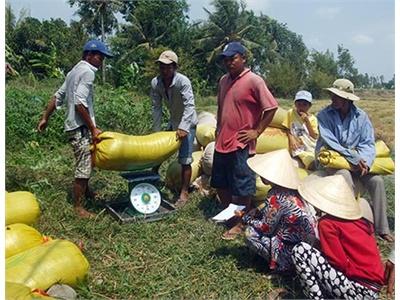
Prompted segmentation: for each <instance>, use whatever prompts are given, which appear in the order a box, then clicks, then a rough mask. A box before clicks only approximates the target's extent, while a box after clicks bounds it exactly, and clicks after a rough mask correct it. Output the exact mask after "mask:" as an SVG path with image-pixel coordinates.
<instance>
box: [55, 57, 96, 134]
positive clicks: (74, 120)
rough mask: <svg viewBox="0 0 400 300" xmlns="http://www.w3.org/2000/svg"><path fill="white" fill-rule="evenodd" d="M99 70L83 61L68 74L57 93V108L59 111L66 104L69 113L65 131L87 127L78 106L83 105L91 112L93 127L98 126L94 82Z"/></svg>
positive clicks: (67, 113)
mask: <svg viewBox="0 0 400 300" xmlns="http://www.w3.org/2000/svg"><path fill="white" fill-rule="evenodd" d="M96 71H97V68H96V67H94V66H92V65H91V64H90V63H88V62H87V61H84V60H81V61H80V62H78V63H77V64H76V65H75V66H74V67H73V68H72V70H71V71H69V72H68V74H67V77H66V78H65V81H64V83H63V85H62V86H61V87H60V88H59V89H58V91H57V92H56V93H55V95H54V96H55V97H56V108H57V109H59V108H61V106H62V105H63V104H64V103H65V102H66V105H67V111H66V118H65V122H64V130H65V131H70V130H74V129H76V128H78V127H80V126H82V125H86V123H85V121H84V120H83V119H82V117H81V116H80V114H79V113H78V112H77V111H76V107H75V106H76V105H78V104H82V105H83V106H85V107H86V108H87V110H88V112H89V116H90V118H91V119H92V122H93V125H94V126H96V121H95V118H94V109H93V82H94V78H95V72H96Z"/></svg>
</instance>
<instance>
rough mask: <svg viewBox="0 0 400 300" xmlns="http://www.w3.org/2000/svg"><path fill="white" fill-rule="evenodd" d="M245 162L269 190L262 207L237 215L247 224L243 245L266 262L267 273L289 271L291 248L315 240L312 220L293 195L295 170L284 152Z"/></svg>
mask: <svg viewBox="0 0 400 300" xmlns="http://www.w3.org/2000/svg"><path fill="white" fill-rule="evenodd" d="M247 163H248V165H249V167H250V168H251V169H252V170H253V171H254V172H255V173H257V174H258V175H260V176H261V179H262V181H263V182H264V184H270V185H271V186H272V188H271V190H270V191H269V192H268V195H267V199H266V200H265V203H264V204H263V205H261V206H260V207H258V208H257V209H255V210H252V211H251V212H249V213H248V214H246V215H244V216H243V213H242V214H239V213H238V215H241V216H242V222H243V223H244V224H246V225H247V227H246V230H245V234H246V243H247V245H248V246H249V248H250V249H251V250H253V251H254V252H256V253H257V254H259V255H260V256H262V257H264V258H265V259H266V260H267V261H268V264H269V268H270V270H271V271H274V272H290V271H292V270H293V263H292V260H291V252H292V248H293V246H294V245H296V244H297V243H299V242H300V241H307V242H308V243H313V241H314V239H315V219H314V217H313V215H312V213H311V211H310V210H309V207H308V205H307V204H306V203H305V202H303V200H302V199H301V198H300V195H299V194H298V192H297V187H298V185H299V183H300V179H299V177H298V174H297V170H296V168H295V167H294V165H293V162H292V159H291V157H290V154H289V152H288V151H287V150H286V149H281V150H277V151H273V152H269V153H266V154H259V155H255V156H254V157H252V158H249V159H248V160H247Z"/></svg>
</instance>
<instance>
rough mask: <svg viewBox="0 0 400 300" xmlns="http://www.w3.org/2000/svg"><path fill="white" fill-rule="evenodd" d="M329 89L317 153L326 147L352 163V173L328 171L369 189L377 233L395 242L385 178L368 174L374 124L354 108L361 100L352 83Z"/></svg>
mask: <svg viewBox="0 0 400 300" xmlns="http://www.w3.org/2000/svg"><path fill="white" fill-rule="evenodd" d="M327 90H328V91H329V93H330V95H331V100H332V103H331V105H329V106H328V107H326V108H324V109H323V110H322V111H321V112H320V113H319V114H318V115H317V118H318V125H319V133H320V135H319V139H318V141H317V146H316V150H315V151H316V152H315V153H316V155H318V153H319V151H320V150H321V148H322V147H326V148H328V149H332V150H334V151H337V152H338V153H340V154H341V155H342V156H343V157H344V158H345V159H346V160H347V161H348V162H349V163H350V165H351V166H352V169H351V170H350V171H349V170H345V169H341V170H333V169H327V171H328V172H330V173H331V174H334V173H340V174H342V175H343V176H345V178H346V179H347V180H348V181H349V183H350V184H351V185H352V186H353V188H354V187H355V184H354V183H356V182H358V181H360V182H361V183H362V185H363V186H364V187H366V188H367V190H368V192H369V194H370V196H371V201H372V206H373V211H374V221H375V222H374V223H375V231H376V233H377V234H378V235H379V236H380V237H382V238H383V239H385V240H386V241H389V242H393V241H394V238H393V236H392V235H391V234H390V230H389V225H388V220H387V211H386V210H387V208H386V207H387V200H386V191H385V186H384V182H383V179H382V177H381V176H379V175H373V174H370V173H369V169H370V167H371V165H372V163H373V161H374V159H375V137H374V129H373V127H372V124H371V121H370V120H369V118H368V115H367V114H366V113H365V112H364V111H363V110H361V109H360V108H358V107H357V106H355V105H354V102H356V101H359V100H360V98H359V97H357V96H356V95H355V94H354V85H353V83H352V82H351V81H350V80H347V79H337V80H336V81H335V82H334V83H333V86H332V87H331V88H328V89H327Z"/></svg>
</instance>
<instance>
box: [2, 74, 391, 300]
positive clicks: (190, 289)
mask: <svg viewBox="0 0 400 300" xmlns="http://www.w3.org/2000/svg"><path fill="white" fill-rule="evenodd" d="M56 86H57V84H56V83H54V82H53V81H48V82H37V83H34V84H33V85H30V86H29V85H26V84H23V83H22V82H17V83H11V85H8V86H7V90H6V95H7V97H6V101H7V111H6V117H7V126H10V127H11V128H7V137H6V188H7V190H8V191H15V190H27V191H31V192H33V193H34V194H35V195H36V196H37V197H38V199H39V201H40V206H41V212H42V213H41V218H40V221H39V223H38V224H37V226H36V227H37V228H38V229H39V230H40V231H41V232H42V233H43V234H45V235H49V236H52V237H54V238H64V239H68V240H71V241H73V242H76V243H78V242H82V243H83V245H84V250H83V251H84V254H85V256H86V257H87V259H88V260H89V262H90V266H91V268H90V273H89V276H88V278H87V280H86V281H85V282H83V283H81V284H80V285H79V287H78V293H79V297H80V298H82V299H142V298H168V299H176V298H185V299H186V298H191V299H193V298H195V299H197V298H202V299H205V298H206V299H218V298H224V299H262V298H264V299H265V298H267V296H268V293H269V292H270V291H271V290H272V289H273V288H276V287H284V288H286V289H287V290H289V292H290V293H289V295H287V297H290V298H299V297H302V294H301V289H300V287H299V284H298V281H297V280H293V278H289V279H285V278H278V279H276V280H270V279H269V278H268V277H267V271H268V269H267V266H266V262H265V261H264V260H263V259H261V258H259V257H258V256H256V255H254V254H252V253H250V252H249V251H248V250H247V248H246V247H245V246H244V243H243V240H237V241H233V242H228V241H223V240H222V239H221V238H220V237H221V234H222V233H223V231H224V230H225V228H223V227H222V226H219V225H216V224H214V223H212V222H210V221H209V220H208V219H209V217H211V216H213V215H214V214H216V213H217V212H218V208H217V206H216V203H215V200H214V199H207V198H205V197H202V196H200V195H199V194H198V193H196V192H195V193H192V194H191V201H190V202H189V204H188V205H187V206H185V207H184V208H183V209H182V210H180V211H178V212H176V213H175V214H173V215H171V216H169V217H168V218H167V219H165V220H162V221H158V222H155V223H143V222H137V223H131V224H125V225H121V224H119V223H117V222H116V221H115V220H114V219H113V218H112V217H111V216H110V215H109V214H108V212H106V211H105V210H104V206H103V205H104V203H105V202H107V201H112V200H115V199H119V198H120V197H127V195H126V194H127V183H126V182H125V181H124V180H123V179H122V178H121V177H120V176H119V174H118V172H111V171H103V170H97V171H96V172H95V173H94V176H93V178H92V179H91V183H92V186H93V187H94V189H95V190H96V191H97V193H98V199H97V201H96V202H91V203H89V208H90V209H91V210H93V211H95V212H96V213H97V217H96V218H95V219H93V220H82V219H79V218H77V217H76V215H75V214H74V212H73V208H72V205H71V196H70V193H71V190H70V187H71V184H72V178H73V169H72V168H73V156H72V151H71V150H70V147H69V145H68V144H66V141H65V139H64V138H63V137H62V135H60V134H59V132H61V130H62V117H63V116H62V115H61V116H54V118H53V119H52V121H51V122H50V124H49V130H50V131H49V132H47V133H45V134H44V135H43V136H39V135H37V134H36V133H35V130H34V126H35V125H36V122H37V121H38V118H39V115H40V112H41V110H42V109H43V108H44V105H45V103H46V102H47V100H48V98H49V97H50V95H51V93H52V92H54V90H55V88H56ZM96 96H97V97H98V98H96V99H102V100H100V101H99V102H96V108H95V109H96V111H98V112H99V113H98V115H97V121H98V123H99V124H101V125H102V126H103V127H104V128H106V129H108V130H114V129H115V130H116V129H119V130H120V131H121V130H122V131H125V130H126V131H127V132H129V133H131V134H142V133H144V132H147V131H148V130H149V128H150V124H147V123H148V122H149V120H150V119H151V113H150V111H146V109H148V108H149V106H148V105H147V104H146V105H147V106H140V102H141V101H143V100H142V99H146V101H147V100H148V101H149V99H147V98H145V97H136V96H134V95H133V94H132V93H129V92H128V91H123V90H119V91H110V90H108V89H105V88H104V89H103V88H98V89H96ZM32 99H39V100H38V101H33V100H32ZM32 101H33V102H32ZM32 103H33V104H32ZM121 103H122V104H121ZM197 103H198V111H200V110H204V109H205V108H206V110H208V111H213V112H215V111H216V106H215V98H212V97H208V98H207V99H198V100H197ZM280 103H281V106H282V107H285V108H289V107H291V105H292V101H291V100H281V101H280ZM327 103H329V102H328V101H327V100H317V101H316V102H315V105H314V106H313V111H314V112H316V111H318V110H319V109H320V108H322V107H323V106H325V105H326V104H327ZM382 103H383V104H382ZM130 104H132V105H131V107H128V106H129V105H130ZM134 104H135V105H134ZM106 105H110V107H106ZM23 106H28V107H29V108H30V109H29V110H24V109H20V107H23ZM360 106H361V107H362V108H365V110H366V111H367V112H368V113H369V114H370V116H371V119H372V120H373V123H374V124H375V121H374V120H378V121H379V120H380V121H381V123H380V124H378V127H379V126H382V129H381V134H382V138H383V139H384V141H385V142H387V143H388V144H389V145H390V141H392V142H393V138H394V128H393V127H392V126H393V125H392V124H393V123H394V122H391V123H390V122H389V121H388V120H389V119H391V120H393V117H394V97H393V95H391V96H390V97H389V98H388V99H387V98H385V99H381V100H366V101H364V102H361V101H360ZM376 107H380V110H379V111H378V110H377V109H376ZM113 108H115V109H117V110H120V111H118V112H113V114H112V117H111V116H110V115H109V113H111V112H112V111H113ZM121 109H123V110H121ZM382 110H384V111H385V113H383V112H382ZM100 111H102V112H100ZM106 112H108V113H107V114H106ZM378 114H379V115H378ZM381 118H387V119H388V120H386V121H383V120H381ZM113 126H115V127H113ZM375 126H376V125H375ZM21 128H24V130H21ZM376 131H378V130H376ZM391 134H392V135H391ZM48 142H51V143H48ZM171 159H173V158H171ZM171 159H170V160H171ZM167 164H168V162H165V163H164V164H163V165H162V169H161V174H162V175H163V174H165V168H166V166H167ZM385 183H386V189H387V192H388V202H389V208H388V212H389V217H390V220H391V221H393V220H394V181H393V176H387V177H386V178H385ZM391 226H393V223H392V222H391ZM380 248H381V250H382V253H383V255H384V256H386V255H387V254H388V251H389V247H388V245H387V244H386V243H383V242H380Z"/></svg>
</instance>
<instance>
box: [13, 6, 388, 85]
mask: <svg viewBox="0 0 400 300" xmlns="http://www.w3.org/2000/svg"><path fill="white" fill-rule="evenodd" d="M6 2H7V3H10V4H11V7H12V9H13V11H14V13H15V14H16V16H17V17H18V14H19V11H20V10H21V9H22V8H27V9H29V11H30V15H31V16H32V17H35V18H38V19H39V20H43V19H50V18H62V19H63V20H65V21H66V22H67V23H69V20H70V19H71V18H73V19H77V16H74V12H75V10H76V8H74V7H73V8H71V7H70V6H69V5H68V4H67V1H66V0H6ZM187 2H188V4H189V6H190V8H189V17H190V19H191V20H193V21H195V20H205V19H206V18H207V14H206V12H205V11H204V10H203V7H206V8H207V9H209V10H211V11H212V8H213V7H212V5H211V4H210V2H211V1H210V0H187ZM245 2H246V5H247V9H251V10H253V11H254V12H255V13H256V14H257V15H259V14H260V13H263V14H264V15H268V16H269V17H272V18H274V19H276V20H277V21H278V22H280V23H283V24H286V25H287V28H288V29H289V30H291V31H293V32H295V33H297V34H299V35H301V36H302V37H303V41H304V43H305V44H306V46H307V48H308V49H309V50H312V49H315V50H317V51H326V50H327V49H329V50H330V51H331V52H333V53H334V54H335V55H336V54H337V46H338V45H339V44H341V45H343V46H344V48H347V49H349V50H350V53H351V55H352V56H353V58H354V60H355V67H356V68H357V69H358V71H359V72H360V73H368V74H369V75H374V76H379V75H383V76H384V78H385V80H386V81H388V80H390V79H391V78H392V77H393V74H394V72H395V1H394V0H245Z"/></svg>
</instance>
